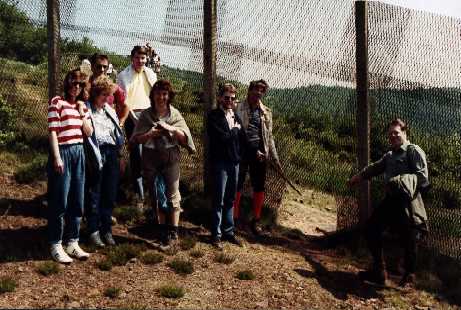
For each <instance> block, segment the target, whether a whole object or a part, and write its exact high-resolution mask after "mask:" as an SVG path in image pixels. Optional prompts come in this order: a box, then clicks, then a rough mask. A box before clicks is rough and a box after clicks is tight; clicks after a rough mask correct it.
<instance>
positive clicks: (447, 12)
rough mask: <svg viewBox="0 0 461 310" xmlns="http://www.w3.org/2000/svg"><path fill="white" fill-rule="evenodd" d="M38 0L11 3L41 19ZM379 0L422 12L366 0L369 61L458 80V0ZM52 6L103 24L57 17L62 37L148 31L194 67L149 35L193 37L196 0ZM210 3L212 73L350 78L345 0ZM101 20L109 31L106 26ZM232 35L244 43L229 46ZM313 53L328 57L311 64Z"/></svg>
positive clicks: (440, 82)
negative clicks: (213, 11)
mask: <svg viewBox="0 0 461 310" xmlns="http://www.w3.org/2000/svg"><path fill="white" fill-rule="evenodd" d="M44 2H45V1H43V0H20V1H19V7H20V8H21V9H23V10H25V11H26V13H27V14H28V15H29V16H30V17H31V18H32V19H34V20H40V21H42V22H46V7H45V5H46V4H45V3H44ZM174 2H176V3H178V7H177V8H178V11H177V12H176V13H175V16H176V18H175V19H171V18H170V19H169V20H170V21H173V22H174V23H175V25H174V26H168V25H166V21H167V18H166V16H167V8H168V5H169V4H171V3H174ZM381 2H384V3H388V4H392V5H398V6H402V7H406V8H409V9H413V10H419V11H424V12H417V11H408V10H405V9H401V8H394V9H392V8H390V7H388V6H385V5H379V3H370V8H371V13H372V14H371V15H370V20H371V22H372V24H371V25H372V26H373V27H371V26H370V27H371V29H370V70H371V71H372V72H376V73H381V74H386V75H389V76H392V77H394V78H396V79H404V80H408V81H411V82H417V83H423V84H425V85H429V86H452V87H461V84H460V83H461V76H460V72H459V70H460V69H459V68H461V62H460V59H461V57H459V55H461V44H460V41H461V1H460V0H456V1H455V0H439V1H435V0H430V1H424V0H406V1H403V0H384V1H381ZM61 7H62V8H61V14H62V16H63V20H62V22H68V23H70V24H73V25H75V26H77V27H85V26H88V27H90V28H93V29H100V30H102V31H99V32H98V31H94V30H93V31H84V30H78V31H75V30H69V29H66V27H63V29H62V35H63V36H64V37H71V38H74V39H81V38H82V37H83V36H87V37H89V38H91V39H92V40H93V41H94V42H95V43H96V44H97V45H98V46H100V47H103V48H105V49H107V50H109V51H113V52H115V53H118V54H124V55H127V54H129V52H130V50H131V48H132V46H133V45H138V44H144V43H145V42H147V41H151V42H153V45H154V47H155V48H156V49H157V50H158V52H159V54H160V56H161V57H162V61H163V63H165V64H167V65H169V66H172V67H178V68H182V69H189V70H195V71H201V51H200V50H198V49H196V48H195V49H194V47H191V46H187V45H186V46H177V45H175V44H174V45H171V44H162V43H160V42H159V41H158V39H159V38H160V37H161V36H162V34H165V33H167V34H172V33H174V31H176V30H179V31H180V32H182V33H186V32H187V33H188V34H187V36H189V37H190V38H194V37H195V38H198V39H199V40H201V35H202V34H201V32H200V28H201V26H202V24H201V23H202V17H201V12H200V10H201V7H202V1H200V0H156V1H154V0H150V1H145V0H143V1H141V0H131V1H126V0H110V1H109V0H61ZM218 12H220V15H219V19H218V24H219V28H220V33H219V40H220V42H225V43H229V44H230V45H231V46H233V47H234V49H235V50H232V49H228V50H226V51H223V50H220V51H219V54H218V73H220V74H222V75H224V76H226V77H228V78H234V79H237V80H240V81H241V82H244V83H246V82H248V81H249V80H251V79H255V78H260V77H262V76H263V77H265V78H266V79H268V80H269V83H270V84H271V85H274V86H278V87H295V86H302V85H308V84H325V85H342V86H352V84H353V81H352V80H351V78H350V76H351V74H350V72H345V73H344V72H341V70H343V71H344V70H346V71H347V70H349V71H350V70H351V69H350V68H353V66H354V62H355V59H354V55H355V45H354V40H355V34H354V24H353V20H352V13H353V2H352V1H350V0H342V1H341V0H299V1H293V0H258V1H256V0H218ZM409 12H410V13H409ZM444 16H450V17H449V18H447V17H444ZM105 28H108V29H111V30H113V31H115V33H113V34H107V33H105V31H104V29H105ZM180 36H185V35H184V34H182V35H181V34H180ZM241 45H243V46H245V47H246V48H245V49H243V51H240V50H238V46H241ZM251 48H256V49H259V50H263V51H270V52H271V53H275V54H277V55H282V56H281V57H280V59H265V58H263V57H266V56H267V55H266V56H264V55H256V56H255V55H253V54H251V55H250V54H248V53H253V52H254V51H252V50H251ZM245 53H246V54H245ZM259 56H260V57H261V58H258V57H259ZM308 62H309V64H308ZM318 62H324V63H326V64H327V65H326V66H325V67H324V68H321V69H320V70H318V69H317V67H316V63H318ZM316 70H317V71H316ZM332 71H335V72H332ZM336 71H338V72H336ZM346 76H347V77H346Z"/></svg>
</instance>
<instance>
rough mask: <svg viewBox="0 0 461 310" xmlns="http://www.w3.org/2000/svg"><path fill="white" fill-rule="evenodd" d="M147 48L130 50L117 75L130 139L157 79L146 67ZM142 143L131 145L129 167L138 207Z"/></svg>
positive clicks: (147, 103) (148, 101)
mask: <svg viewBox="0 0 461 310" xmlns="http://www.w3.org/2000/svg"><path fill="white" fill-rule="evenodd" d="M147 54H148V49H147V48H146V47H144V46H135V47H134V48H133V50H132V51H131V64H130V65H129V66H128V67H126V68H125V69H124V70H123V71H122V72H120V73H119V74H118V76H117V84H118V85H119V86H120V87H121V88H122V89H123V90H124V91H125V94H126V99H125V103H126V105H127V106H128V108H129V111H130V112H129V117H128V119H127V120H126V122H125V132H126V137H127V139H128V140H130V138H131V135H132V134H133V130H134V127H135V126H136V123H137V120H138V118H139V115H140V114H141V112H142V111H144V110H145V109H147V108H149V107H150V99H149V93H150V90H151V88H152V85H154V83H155V82H156V81H157V75H156V74H155V72H154V71H153V70H152V69H150V68H148V67H146V63H147ZM141 150H142V145H140V144H139V145H131V147H130V167H131V176H132V181H133V186H134V188H135V191H136V194H137V199H138V207H139V208H141V209H142V208H143V205H144V203H143V201H144V187H143V183H142V176H141Z"/></svg>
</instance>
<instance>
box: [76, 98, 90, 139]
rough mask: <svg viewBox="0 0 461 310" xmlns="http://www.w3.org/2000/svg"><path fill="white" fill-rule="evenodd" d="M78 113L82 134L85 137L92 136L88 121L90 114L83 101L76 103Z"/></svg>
mask: <svg viewBox="0 0 461 310" xmlns="http://www.w3.org/2000/svg"><path fill="white" fill-rule="evenodd" d="M77 105H78V107H77V108H78V113H79V114H80V118H81V119H82V131H83V134H84V135H85V136H87V137H90V136H91V135H92V134H93V126H92V125H91V121H90V112H89V111H88V108H87V107H86V106H85V103H84V102H83V101H78V102H77Z"/></svg>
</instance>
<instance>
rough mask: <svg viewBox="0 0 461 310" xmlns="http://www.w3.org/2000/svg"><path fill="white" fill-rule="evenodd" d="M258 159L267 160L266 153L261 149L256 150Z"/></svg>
mask: <svg viewBox="0 0 461 310" xmlns="http://www.w3.org/2000/svg"><path fill="white" fill-rule="evenodd" d="M256 159H257V160H258V161H265V160H266V154H264V153H262V152H261V151H259V150H258V151H256Z"/></svg>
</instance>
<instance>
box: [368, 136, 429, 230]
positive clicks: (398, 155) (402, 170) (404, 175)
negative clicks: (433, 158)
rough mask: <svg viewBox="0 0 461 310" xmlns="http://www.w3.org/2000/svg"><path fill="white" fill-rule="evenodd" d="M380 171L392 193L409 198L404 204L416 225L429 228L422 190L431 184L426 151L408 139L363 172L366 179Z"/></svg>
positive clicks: (389, 191)
mask: <svg viewBox="0 0 461 310" xmlns="http://www.w3.org/2000/svg"><path fill="white" fill-rule="evenodd" d="M380 174H384V181H385V183H386V186H387V188H388V194H389V195H404V197H406V198H407V201H408V204H406V205H405V206H402V207H404V208H405V212H406V214H407V216H408V217H409V219H410V220H412V222H413V224H414V225H417V226H420V227H422V228H423V229H426V230H427V214H426V209H425V208H424V201H423V199H422V197H421V192H420V191H421V189H423V188H426V187H427V186H428V185H429V174H428V168H427V161H426V154H425V153H424V151H423V150H422V149H421V148H420V147H419V146H417V145H415V144H410V143H409V142H406V143H404V144H403V145H402V146H401V147H400V148H399V149H398V150H391V151H389V152H387V153H386V154H384V156H383V157H382V158H381V159H380V160H378V161H376V162H374V163H372V164H371V165H369V166H368V167H366V168H364V169H363V170H362V171H361V172H360V175H361V176H362V177H363V178H364V179H370V178H372V177H374V176H377V175H380Z"/></svg>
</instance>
